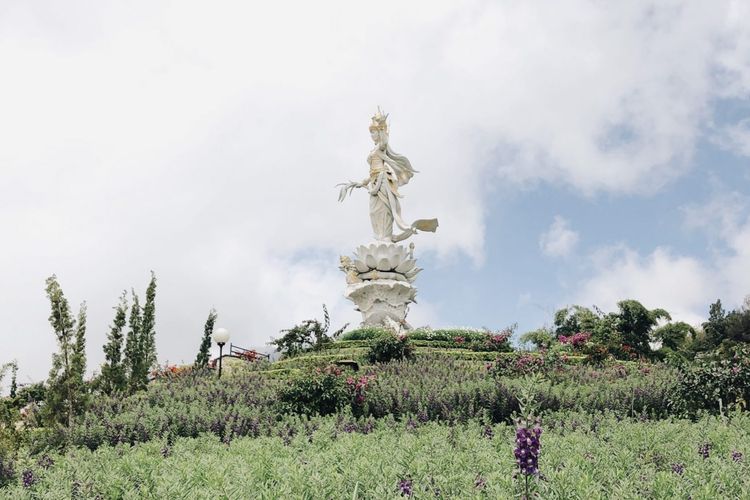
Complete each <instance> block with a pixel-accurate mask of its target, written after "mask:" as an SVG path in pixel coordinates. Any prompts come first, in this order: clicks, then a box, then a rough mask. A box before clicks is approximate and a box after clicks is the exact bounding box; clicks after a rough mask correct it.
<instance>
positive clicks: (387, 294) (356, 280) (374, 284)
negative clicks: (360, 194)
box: [340, 243, 421, 329]
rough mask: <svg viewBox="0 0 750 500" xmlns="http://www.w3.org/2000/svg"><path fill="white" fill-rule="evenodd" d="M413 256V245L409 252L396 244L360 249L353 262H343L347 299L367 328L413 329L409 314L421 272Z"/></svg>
mask: <svg viewBox="0 0 750 500" xmlns="http://www.w3.org/2000/svg"><path fill="white" fill-rule="evenodd" d="M413 253H414V245H413V244H412V245H410V247H409V249H408V250H407V249H406V248H405V247H403V246H401V245H397V244H394V243H372V244H370V245H360V246H359V247H357V250H356V251H355V252H354V258H353V259H352V258H350V257H342V258H341V267H340V269H341V270H342V271H344V272H345V273H346V275H347V283H348V286H347V289H346V294H345V296H346V298H348V299H349V300H351V301H352V302H354V303H355V304H356V305H357V310H358V311H360V312H361V313H362V320H363V321H362V324H363V325H368V326H392V325H394V324H397V325H400V327H405V328H407V329H408V328H409V326H408V323H406V312H407V308H408V306H409V304H411V303H412V302H415V300H414V298H415V297H416V295H417V289H416V287H415V286H414V285H413V284H412V283H413V282H414V280H415V279H416V277H417V273H418V272H419V271H421V269H419V268H418V267H417V260H416V259H415V258H414V255H413Z"/></svg>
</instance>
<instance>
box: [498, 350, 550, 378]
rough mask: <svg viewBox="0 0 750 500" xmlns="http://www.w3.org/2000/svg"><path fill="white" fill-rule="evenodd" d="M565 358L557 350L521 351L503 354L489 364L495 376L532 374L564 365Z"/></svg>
mask: <svg viewBox="0 0 750 500" xmlns="http://www.w3.org/2000/svg"><path fill="white" fill-rule="evenodd" d="M562 363H563V360H562V358H561V356H560V355H558V354H557V353H556V352H552V351H545V352H543V353H531V352H519V353H514V355H513V356H502V357H499V358H497V360H495V362H494V363H490V364H488V365H487V368H488V370H490V372H491V373H492V374H493V375H495V376H498V377H499V376H518V375H530V374H532V373H537V372H547V371H550V370H554V369H557V368H559V367H560V366H562Z"/></svg>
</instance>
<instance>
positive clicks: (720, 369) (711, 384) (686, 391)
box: [679, 345, 750, 412]
mask: <svg viewBox="0 0 750 500" xmlns="http://www.w3.org/2000/svg"><path fill="white" fill-rule="evenodd" d="M679 396H680V398H681V402H682V404H683V405H684V407H685V409H686V410H688V411H689V412H696V411H698V410H709V411H712V412H718V411H720V410H721V409H722V408H729V407H731V406H738V407H740V408H747V406H748V403H750V346H748V345H741V346H737V347H734V348H732V350H731V357H724V356H722V355H721V354H719V353H707V354H698V355H697V356H696V358H695V360H694V361H693V362H691V363H686V364H684V365H682V367H681V369H680V378H679Z"/></svg>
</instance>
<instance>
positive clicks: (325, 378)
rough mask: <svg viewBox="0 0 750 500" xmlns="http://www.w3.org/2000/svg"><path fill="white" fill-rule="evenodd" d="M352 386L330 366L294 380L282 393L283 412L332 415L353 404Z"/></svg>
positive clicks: (280, 398)
mask: <svg viewBox="0 0 750 500" xmlns="http://www.w3.org/2000/svg"><path fill="white" fill-rule="evenodd" d="M351 393H352V386H351V384H347V380H346V379H345V378H344V377H343V376H342V371H341V369H340V368H338V367H335V366H329V367H327V368H325V369H323V370H321V369H315V370H314V371H313V372H312V373H304V374H302V375H301V376H298V377H295V378H294V379H292V380H291V381H290V382H289V383H288V384H287V385H285V386H283V387H282V388H281V389H280V390H279V402H280V404H281V408H282V411H283V412H287V413H301V414H305V415H330V414H331V413H336V412H337V411H339V410H340V409H342V408H343V407H344V406H346V405H347V404H349V403H351V399H352V394H351Z"/></svg>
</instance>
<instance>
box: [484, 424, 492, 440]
mask: <svg viewBox="0 0 750 500" xmlns="http://www.w3.org/2000/svg"><path fill="white" fill-rule="evenodd" d="M494 436H495V431H493V430H492V426H491V425H485V426H484V429H482V437H486V438H487V439H492V438H493V437H494Z"/></svg>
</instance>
